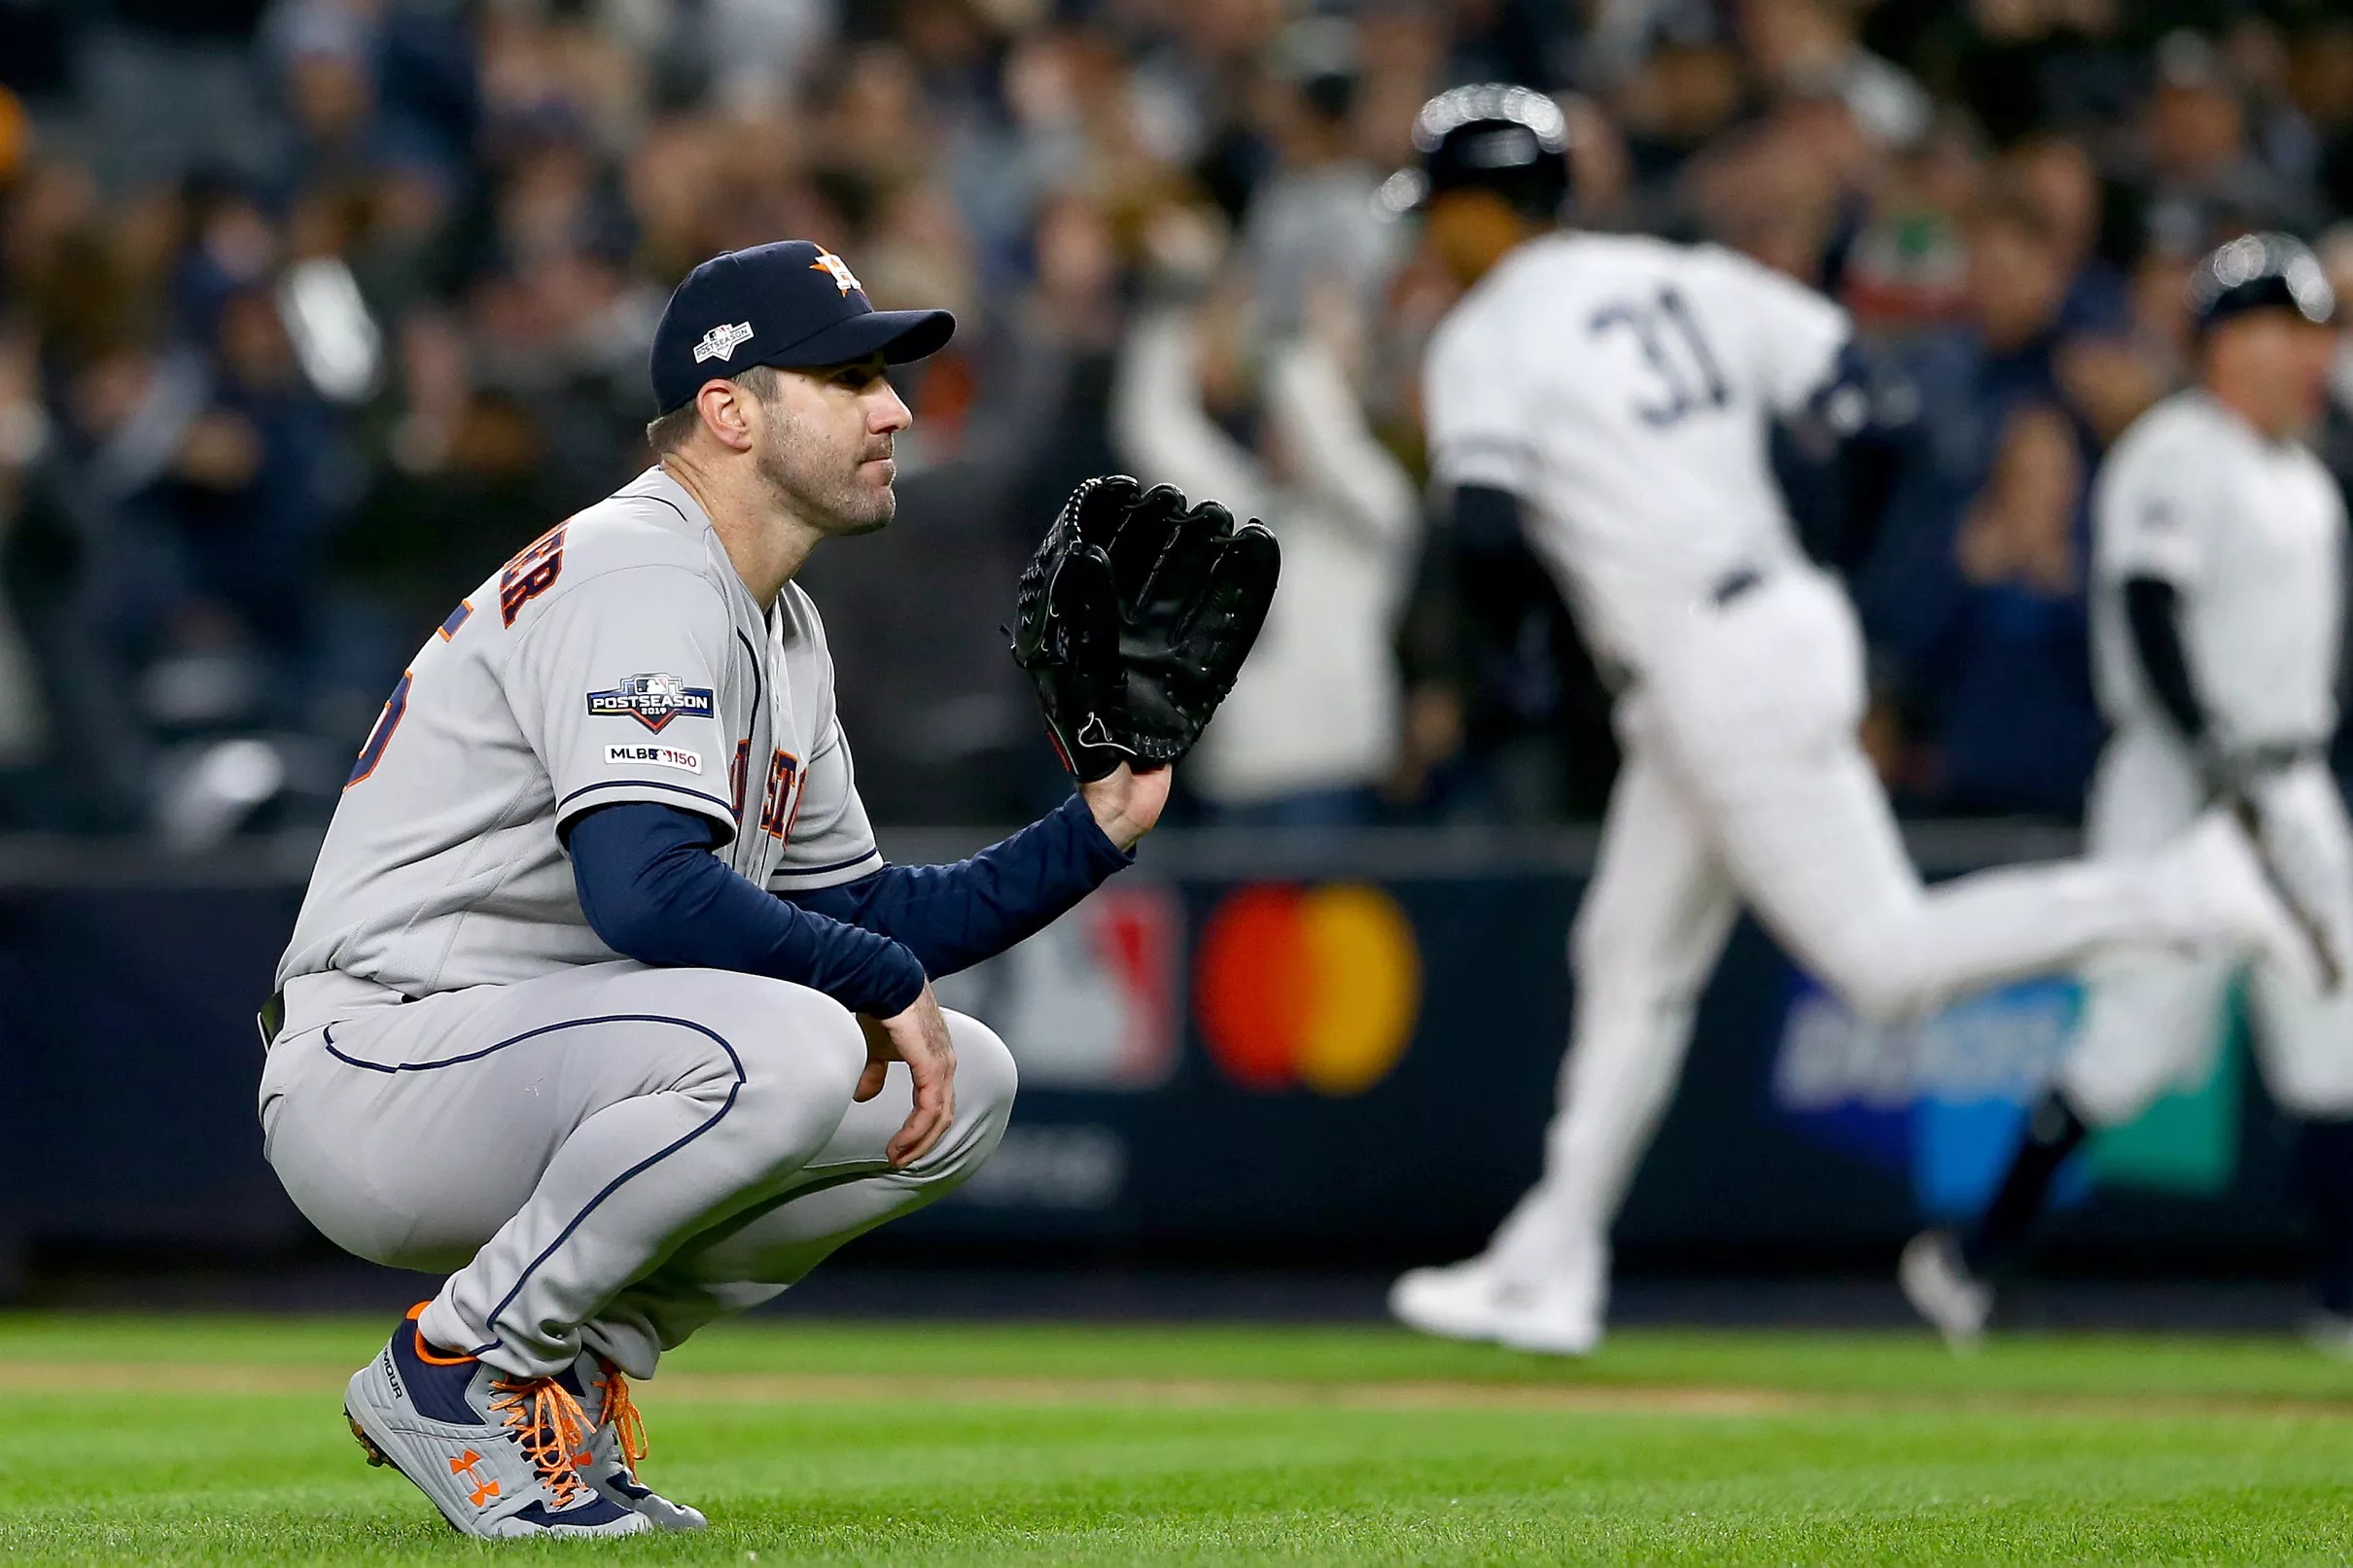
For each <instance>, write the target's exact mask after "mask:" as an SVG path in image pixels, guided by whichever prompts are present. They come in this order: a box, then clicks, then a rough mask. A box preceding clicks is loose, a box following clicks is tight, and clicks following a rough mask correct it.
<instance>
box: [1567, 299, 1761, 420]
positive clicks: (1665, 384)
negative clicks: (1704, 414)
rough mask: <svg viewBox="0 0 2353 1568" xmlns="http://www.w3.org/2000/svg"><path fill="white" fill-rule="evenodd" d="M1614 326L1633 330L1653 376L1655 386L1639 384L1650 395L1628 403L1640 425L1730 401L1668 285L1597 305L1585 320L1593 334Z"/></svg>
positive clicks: (1696, 325)
mask: <svg viewBox="0 0 2353 1568" xmlns="http://www.w3.org/2000/svg"><path fill="white" fill-rule="evenodd" d="M1619 328H1623V329H1625V330H1626V331H1629V332H1632V333H1633V337H1634V341H1635V342H1636V343H1637V344H1639V345H1640V347H1641V350H1642V360H1643V363H1644V364H1645V365H1647V366H1649V368H1650V371H1651V373H1652V374H1653V376H1655V377H1656V380H1657V385H1656V386H1654V387H1651V388H1647V389H1645V390H1646V391H1647V392H1648V393H1649V394H1650V395H1649V396H1646V397H1645V398H1643V399H1642V400H1641V401H1637V402H1636V403H1635V404H1634V413H1635V414H1636V416H1638V417H1639V418H1640V419H1641V421H1642V423H1644V424H1645V425H1654V426H1667V425H1674V424H1679V423H1681V422H1682V420H1683V419H1684V418H1685V417H1686V416H1688V415H1691V414H1695V413H1698V412H1700V411H1701V410H1703V409H1709V408H1722V407H1724V406H1725V405H1726V404H1727V403H1729V402H1731V401H1732V389H1731V388H1730V387H1728V386H1726V385H1725V383H1724V375H1723V372H1722V371H1720V370H1719V369H1717V367H1716V357H1715V353H1714V351H1713V350H1711V349H1710V348H1709V347H1708V346H1707V339H1706V338H1705V337H1704V336H1703V335H1702V334H1701V332H1700V321H1699V318H1698V317H1697V316H1695V315H1694V314H1693V313H1692V309H1691V306H1690V305H1689V304H1687V303H1685V302H1684V299H1683V292H1682V291H1681V290H1680V289H1677V288H1676V287H1675V286H1674V285H1673V284H1671V283H1667V284H1661V285H1660V286H1659V292H1658V293H1657V294H1656V295H1655V296H1652V297H1651V298H1650V299H1649V300H1647V301H1640V300H1635V301H1628V300H1617V301H1614V302H1612V303H1610V304H1607V305H1603V306H1602V307H1601V308H1600V309H1599V310H1597V311H1595V312H1594V313H1593V316H1592V318H1591V319H1590V320H1588V321H1587V322H1586V324H1585V329H1586V331H1589V332H1591V333H1592V334H1593V335H1594V336H1596V337H1599V336H1602V335H1603V334H1605V333H1607V332H1609V331H1613V330H1616V329H1619Z"/></svg>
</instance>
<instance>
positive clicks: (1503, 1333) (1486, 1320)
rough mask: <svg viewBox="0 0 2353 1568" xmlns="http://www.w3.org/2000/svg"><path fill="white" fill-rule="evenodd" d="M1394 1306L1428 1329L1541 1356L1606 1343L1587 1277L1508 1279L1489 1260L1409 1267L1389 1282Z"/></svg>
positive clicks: (1588, 1350)
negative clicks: (1537, 1281)
mask: <svg viewBox="0 0 2353 1568" xmlns="http://www.w3.org/2000/svg"><path fill="white" fill-rule="evenodd" d="M1388 1309H1389V1313H1390V1315H1392V1316H1393V1317H1395V1318H1396V1319H1397V1321H1398V1322H1400V1323H1403V1324H1404V1325H1405V1326H1406V1327H1407V1328H1410V1329H1418V1330H1420V1331H1421V1332H1422V1333H1423V1334H1433V1335H1436V1336H1438V1337H1440V1338H1441V1339H1448V1340H1472V1341H1485V1342H1491V1343H1494V1344H1500V1345H1505V1346H1508V1347H1510V1348H1511V1349H1514V1350H1528V1351H1532V1352H1534V1353H1536V1354H1538V1355H1549V1356H1585V1355H1591V1354H1593V1352H1594V1351H1595V1350H1597V1349H1598V1348H1599V1347H1600V1343H1601V1307H1600V1297H1599V1294H1598V1291H1596V1290H1595V1289H1594V1288H1593V1287H1592V1285H1591V1284H1590V1283H1589V1282H1587V1281H1585V1280H1581V1279H1561V1280H1550V1281H1546V1282H1544V1283H1541V1284H1529V1283H1527V1282H1523V1281H1519V1280H1512V1279H1506V1278H1504V1277H1502V1276H1501V1275H1500V1273H1499V1272H1497V1271H1496V1270H1495V1268H1494V1267H1493V1265H1492V1264H1490V1263H1489V1262H1488V1261H1487V1259H1485V1258H1471V1259H1467V1260H1465V1261H1464V1262H1461V1263H1457V1264H1451V1265H1449V1266H1447V1267H1445V1268H1442V1269H1413V1270H1408V1271H1407V1272H1405V1273H1403V1274H1400V1275H1399V1276H1398V1278H1397V1282H1396V1283H1395V1284H1393V1285H1391V1286H1390V1287H1389V1293H1388Z"/></svg>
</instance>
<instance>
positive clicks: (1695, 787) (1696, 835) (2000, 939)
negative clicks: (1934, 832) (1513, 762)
mask: <svg viewBox="0 0 2353 1568" xmlns="http://www.w3.org/2000/svg"><path fill="white" fill-rule="evenodd" d="M1661 642H1662V647H1661V650H1660V653H1659V655H1658V657H1657V658H1656V659H1654V660H1652V661H1650V662H1649V663H1648V664H1646V666H1645V668H1644V669H1643V671H1642V673H1641V676H1640V678H1639V680H1638V682H1637V684H1636V685H1635V686H1634V688H1633V689H1632V690H1631V691H1629V692H1628V694H1627V695H1626V696H1625V697H1624V698H1623V699H1621V701H1620V704H1619V714H1618V727H1619V731H1620V735H1621V738H1622V740H1623V742H1624V745H1625V752H1626V759H1625V763H1624V766H1623V769H1622V771H1621V772H1620V775H1619V778H1618V782H1617V785H1616V788H1615V790H1614V791H1613V793H1612V794H1611V797H1610V803H1609V811H1608V814H1607V816H1606V818H1605V819H1604V821H1603V824H1602V834H1601V851H1600V857H1599V860H1598V864H1597V866H1596V868H1595V872H1594V880H1593V883H1592V885H1591V886H1590V887H1589V888H1588V889H1586V894H1585V900H1584V904H1583V906H1582V907H1581V908H1580V909H1579V911H1578V913H1577V919H1576V923H1575V928H1574V930H1573V931H1572V933H1571V935H1570V940H1569V964H1570V969H1571V972H1572V974H1573V976H1574V979H1575V983H1576V1005H1575V1014H1574V1020H1573V1025H1572V1031H1571V1037H1570V1045H1569V1051H1568V1055H1567V1058H1566V1060H1565V1061H1564V1062H1563V1065H1562V1073H1561V1080H1560V1091H1559V1093H1560V1098H1559V1108H1558V1109H1557V1110H1556V1112H1555V1114H1554V1117H1553V1121H1552V1124H1551V1126H1550V1127H1549V1128H1548V1129H1547V1131H1546V1133H1545V1147H1544V1173H1543V1175H1542V1177H1541V1178H1540V1179H1539V1181H1538V1182H1537V1184H1536V1186H1535V1187H1534V1188H1532V1189H1531V1190H1530V1191H1529V1192H1528V1195H1527V1196H1526V1197H1525V1198H1523V1199H1522V1200H1521V1202H1520V1203H1519V1205H1518V1206H1517V1207H1516V1208H1515V1209H1514V1210H1513V1211H1512V1213H1511V1215H1510V1216H1509V1217H1507V1218H1506V1219H1505V1221H1504V1222H1503V1225H1502V1226H1501V1228H1499V1229H1498V1230H1497V1232H1496V1234H1495V1237H1494V1239H1493V1242H1492V1243H1491V1245H1490V1249H1489V1254H1488V1256H1489V1259H1490V1261H1491V1263H1493V1265H1494V1266H1495V1267H1496V1268H1497V1270H1498V1271H1499V1272H1501V1273H1502V1274H1503V1275H1504V1276H1505V1277H1507V1278H1515V1279H1524V1280H1542V1279H1547V1278H1559V1277H1563V1276H1564V1275H1570V1274H1581V1273H1587V1272H1594V1273H1598V1272H1601V1270H1602V1269H1603V1268H1605V1264H1602V1265H1598V1264H1597V1260H1605V1259H1606V1256H1607V1252H1606V1240H1607V1236H1608V1232H1609V1227H1610V1225H1611V1224H1612V1222H1613V1221H1614V1220H1615V1219H1616V1216H1617V1212H1618V1209H1619V1206H1620V1204H1621V1203H1622V1202H1623V1201H1624V1199H1625V1194H1626V1189H1627V1186H1628V1184H1629V1182H1630V1181H1631V1180H1632V1178H1633V1170H1634V1167H1635V1165H1636V1164H1637V1162H1639V1160H1640V1159H1641V1157H1642V1153H1643V1151H1644V1149H1646V1148H1647V1147H1648V1146H1649V1143H1650V1139H1651V1136H1652V1134H1653V1133H1654V1132H1656V1130H1657V1127H1658V1123H1659V1120H1660V1118H1661V1116H1662V1115H1663V1114H1664V1113H1665V1111H1666V1108H1667V1105H1668V1100H1669V1098H1671V1095H1672V1092H1673V1089H1674V1085H1675V1081H1676V1078H1677V1076H1678V1074H1679V1072H1680V1070H1681V1066H1682V1062H1683V1054H1684V1050H1685V1048H1686V1046H1687V1045H1688V1043H1689V1040H1690V1034H1691V1026H1692V1015H1693V1011H1694V1009H1695V1007H1696V1005H1697V1003H1698V1000H1699V995H1700V992H1701V989H1702V987H1703V985H1704V984H1705V982H1706V979H1707V976H1708V974H1709V973H1710V971H1712V970H1713V968H1714V967H1715V962H1716V959H1717V958H1718V956H1719V955H1720V954H1721V952H1722V950H1723V946H1724V941H1725V938H1726V937H1727V936H1728V934H1729V933H1730V932H1731V929H1732V923H1733V918H1734V915H1735V914H1736V913H1737V911H1738V907H1739V905H1740V903H1741V902H1742V901H1743V900H1745V901H1746V903H1747V904H1748V905H1749V907H1750V908H1752V909H1753V910H1755V912H1756V914H1757V916H1758V918H1759V919H1760V920H1761V921H1762V922H1763V923H1764V924H1765V926H1766V927H1767V929H1769V930H1770V931H1771V932H1772V933H1773V935H1774V938H1775V939H1776V940H1777V941H1779V942H1780V944H1781V945H1782V947H1783V948H1784V949H1785V950H1787V951H1788V952H1789V953H1790V954H1791V955H1792V957H1794V958H1796V959H1797V960H1798V961H1799V962H1801V963H1802V964H1804V965H1805V967H1806V968H1807V969H1808V970H1809V971H1810V972H1811V973H1813V974H1814V975H1815V976H1817V977H1818V978H1819V979H1820V980H1821V981H1822V982H1823V983H1824V984H1825V985H1827V986H1829V987H1830V988H1831V989H1832V990H1834V991H1835V992H1837V993H1838V994H1839V995H1840V996H1841V998H1842V999H1844V1001H1845V1002H1846V1003H1847V1005H1848V1006H1850V1007H1851V1008H1853V1009H1854V1010H1855V1011H1856V1012H1857V1013H1858V1014H1861V1015H1863V1016H1865V1017H1867V1018H1871V1019H1876V1020H1889V1019H1896V1018H1902V1017H1906V1016H1911V1015H1915V1014H1918V1013H1922V1012H1926V1011H1929V1010H1932V1009H1933V1008H1935V1007H1936V1006H1938V1005H1940V1004H1941V1003H1943V1002H1945V1001H1946V1000H1948V999H1949V998H1951V997H1953V996H1956V995H1958V994H1961V993H1967V992H1970V991H1974V990H1978V989H1981V988H1984V987H1986V986H1990V985H1995V984H1999V983H2002V982H2005V981H2010V980H2015V979H2020V978H2023V977H2026V976H2030V975H2037V974H2045V973H2050V972H2052V971H2054V970H2061V969H2066V968H2069V967H2072V966H2073V965H2075V964H2076V963H2078V962H2080V961H2082V960H2083V959H2085V958H2088V957H2090V955H2092V954H2094V953H2098V952H2102V951H2105V950H2108V949H2111V948H2116V947H2124V946H2135V945H2139V946H2146V945H2155V944H2195V943H2199V942H2203V941H2206V940H2209V939H2212V938H2214V937H2216V936H2217V935H2218V934H2219V933H2218V932H2216V931H2215V930H2214V929H2213V927H2212V923H2211V921H2210V919H2209V917H2208V916H2207V914H2206V913H2205V911H2204V910H2203V908H2202V907H2201V906H2200V902H2199V899H2198V897H2197V895H2196V890H2195V889H2194V888H2192V887H2189V886H2187V885H2186V883H2185V878H2184V876H2183V874H2182V873H2181V871H2180V870H2179V869H2178V868H2176V867H2175V866H2173V865H2171V864H2169V863H2167V862H2165V861H2162V860H2160V859H2155V858H2151V859H2127V858H2123V857H2118V858H2113V859H2108V860H2103V861H2100V862H2097V863H2092V862H2061V863H2056V864H2052V865H2044V866H2034V867H2020V868H2014V869H2003V870H1997V871H1987V872H1981V873H1978V874H1976V875H1972V876H1967V877H1962V878H1958V879H1956V880H1954V881H1951V882H1948V883H1944V884H1941V885H1939V886H1938V887H1935V888H1927V887H1924V886H1923V885H1922V883H1921V881H1920V877H1919V873H1918V871H1917V870H1916V869H1915V868H1914V866H1913V864H1912V862H1911V859H1910V857H1909V856H1908V855H1907V854H1906V853H1905V850H1904V845H1903V839H1902V835H1901V833H1900V832H1899V830H1898V829H1897V826H1896V822H1895V818H1894V814H1893V813H1892V811H1891V810H1890V809H1889V807H1888V804H1887V798H1886V794H1885V792H1884V791H1883V790H1882V789H1881V788H1880V786H1879V779H1878V777H1877V775H1876V774H1875V773H1874V772H1873V771H1872V768H1871V764H1870V761H1869V760H1868V759H1867V758H1866V757H1865V756H1864V755H1863V752H1862V749H1861V748H1860V747H1859V745H1858V744H1857V742H1856V739H1855V735H1856V728H1857V725H1858V724H1859V723H1860V721H1861V717H1862V712H1863V703H1864V682H1863V649H1862V638H1861V634H1860V631H1859V629H1858V627H1857V625H1856V622H1855V618H1854V611H1853V609H1852V607H1851V606H1850V605H1849V604H1848V602H1847V600H1846V597H1845V595H1844V592H1843V591H1842V590H1841V589H1840V588H1839V587H1838V586H1837V584H1836V583H1835V582H1833V581H1832V580H1831V579H1830V578H1829V577H1827V576H1826V575H1823V574H1821V573H1819V572H1817V571H1814V570H1812V569H1810V568H1806V567H1783V568H1780V569H1777V570H1776V571H1774V573H1773V574H1771V575H1768V576H1766V577H1765V578H1764V579H1763V580H1762V581H1761V582H1759V583H1758V584H1757V585H1755V586H1754V587H1752V588H1749V589H1748V590H1747V591H1745V592H1743V593H1740V594H1738V596H1736V597H1734V598H1732V599H1730V601H1729V602H1727V603H1724V604H1722V605H1717V604H1711V603H1702V604H1699V605H1695V606H1694V607H1693V608H1692V610H1691V611H1690V618H1689V621H1688V624H1687V626H1686V627H1685V628H1684V629H1683V631H1682V634H1681V635H1680V636H1677V637H1673V638H1669V639H1662V640H1661Z"/></svg>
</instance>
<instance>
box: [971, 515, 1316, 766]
mask: <svg viewBox="0 0 2353 1568" xmlns="http://www.w3.org/2000/svg"><path fill="white" fill-rule="evenodd" d="M1281 569H1282V551H1281V550H1280V549H1278V548H1277V546H1276V544H1275V536H1274V535H1273V534H1271V533H1269V532H1268V531H1267V529H1266V527H1265V525H1264V524H1262V523H1259V522H1257V521H1256V520H1254V519H1253V520H1251V521H1249V522H1244V523H1237V522H1235V520H1234V514H1233V513H1232V512H1230V511H1228V510H1226V508H1225V507H1223V506H1221V505H1218V504H1217V503H1216V502H1214V501H1204V502H1201V503H1200V504H1199V505H1190V504H1188V503H1187V502H1186V500H1185V498H1184V495H1183V493H1182V492H1181V491H1179V490H1177V489H1176V488H1175V487H1174V486H1171V485H1155V486H1154V487H1153V488H1151V489H1150V490H1145V489H1144V488H1143V487H1142V486H1141V485H1139V484H1138V483H1137V482H1136V481H1135V480H1134V479H1131V478H1129V477H1128V476H1127V475H1126V474H1120V473H1115V474H1106V475H1105V476H1104V477H1102V478H1096V479H1089V480H1087V481H1086V482H1085V483H1084V484H1081V485H1080V486H1079V487H1078V488H1077V489H1076V490H1074V491H1072V492H1071V499H1070V500H1069V502H1067V503H1066V504H1065V505H1064V506H1063V508H1062V512H1061V515H1059V516H1058V517H1056V518H1055V520H1054V526H1053V527H1052V528H1050V529H1048V530H1047V531H1046V537H1045V539H1044V540H1043V541H1042V542H1041V543H1040V544H1039V545H1038V546H1037V553H1036V555H1034V556H1033V557H1031V560H1030V564H1029V566H1028V567H1027V568H1026V569H1024V570H1023V572H1022V575H1021V585H1020V594H1019V602H1018V604H1017V606H1016V608H1015V610H1014V617H1013V662H1014V663H1015V664H1017V665H1019V666H1020V667H1021V668H1022V670H1023V672H1024V673H1025V674H1027V675H1028V676H1029V677H1030V679H1032V680H1033V681H1035V682H1036V686H1037V696H1038V701H1039V703H1040V705H1041V706H1042V707H1043V708H1044V709H1045V715H1046V727H1047V729H1048V731H1049V732H1050V733H1051V734H1052V735H1053V737H1054V744H1055V748H1056V749H1058V750H1059V751H1060V752H1061V753H1062V759H1063V762H1064V764H1065V765H1066V766H1068V767H1069V768H1070V770H1071V773H1072V774H1073V775H1075V776H1076V777H1077V779H1078V780H1079V782H1080V783H1081V784H1090V783H1093V782H1094V781H1096V780H1099V779H1103V778H1106V777H1107V776H1108V775H1110V774H1111V773H1112V772H1113V771H1114V770H1115V769H1117V768H1118V767H1119V766H1121V765H1122V764H1123V763H1127V764H1134V765H1136V766H1140V767H1143V768H1151V767H1154V766H1158V765H1162V764H1166V763H1172V762H1175V761H1176V760H1178V759H1179V758H1181V757H1182V756H1183V755H1184V754H1185V753H1186V752H1187V751H1189V750H1191V749H1193V743H1194V742H1195V741H1197V740H1199V739H1200V738H1201V731H1202V727H1203V726H1204V725H1206V724H1207V723H1209V721H1210V717H1211V715H1212V714H1214V713H1216V711H1217V705H1218V704H1219V703H1220V702H1223V701H1224V700H1225V694H1226V693H1227V692H1228V691H1231V690H1232V689H1233V686H1234V679H1235V677H1236V676H1238V675H1239V674H1240V673H1241V671H1242V661H1243V660H1244V659H1245V658H1247V657H1248V655H1249V651H1250V645H1252V644H1253V643H1255V642H1256V641H1257V639H1258V632H1259V629H1260V628H1261V627H1262V626H1263V625H1264V624H1265V623H1266V616H1267V610H1268V608H1269V606H1270V605H1271V604H1272V603H1273V601H1274V597H1275V582H1276V578H1277V576H1278V575H1279V574H1280V572H1281Z"/></svg>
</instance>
